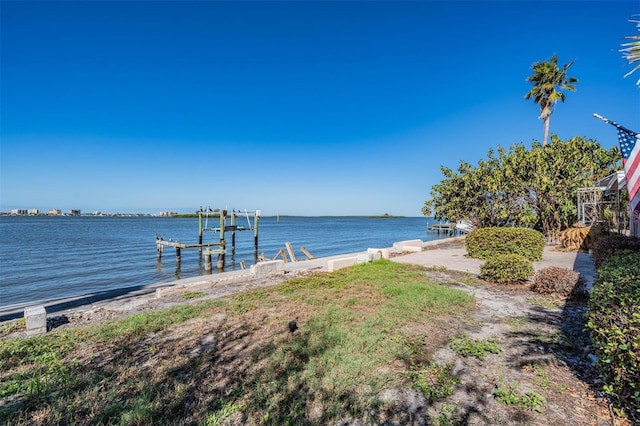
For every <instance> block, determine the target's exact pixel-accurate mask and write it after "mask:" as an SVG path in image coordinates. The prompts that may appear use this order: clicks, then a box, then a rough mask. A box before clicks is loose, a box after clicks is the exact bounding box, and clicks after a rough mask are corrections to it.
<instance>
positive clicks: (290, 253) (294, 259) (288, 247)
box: [284, 241, 297, 262]
mask: <svg viewBox="0 0 640 426" xmlns="http://www.w3.org/2000/svg"><path fill="white" fill-rule="evenodd" d="M284 245H285V246H286V247H287V251H288V252H289V259H291V261H292V262H297V260H296V255H295V254H294V253H293V247H291V243H290V242H289V241H287V242H286V243H285V244H284Z"/></svg>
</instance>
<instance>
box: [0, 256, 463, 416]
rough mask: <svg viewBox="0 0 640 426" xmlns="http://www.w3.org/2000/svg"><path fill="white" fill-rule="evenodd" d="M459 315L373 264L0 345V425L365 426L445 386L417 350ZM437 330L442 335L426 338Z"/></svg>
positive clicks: (421, 278) (447, 292) (413, 271)
mask: <svg viewBox="0 0 640 426" xmlns="http://www.w3.org/2000/svg"><path fill="white" fill-rule="evenodd" d="M472 309H474V302H473V298H472V297H471V296H469V295H468V294H466V293H464V292H462V291H458V290H455V289H452V288H448V287H446V286H442V285H439V284H436V283H434V282H431V281H429V279H428V277H426V276H425V274H424V270H423V269H422V268H420V267H415V266H411V265H403V264H399V263H393V262H390V261H384V260H382V261H378V262H374V263H371V264H365V265H357V266H355V267H352V268H347V269H342V270H339V271H336V272H333V273H319V274H315V275H311V276H308V277H305V278H298V279H294V280H290V281H287V282H285V283H283V284H281V285H278V286H275V287H271V288H269V289H262V290H258V291H251V292H246V293H242V294H239V295H237V296H234V297H228V298H224V299H220V300H216V301H204V302H199V303H196V304H189V305H185V306H179V307H175V308H171V309H167V310H162V311H156V312H152V313H147V314H139V315H135V316H132V317H128V318H124V319H121V320H117V321H110V322H107V323H103V324H101V325H98V326H92V327H87V328H76V329H71V328H70V329H65V330H56V331H54V332H51V333H49V334H47V335H44V336H37V337H33V338H26V339H25V338H11V339H3V340H0V423H2V424H29V425H33V424H45V423H56V424H86V423H92V424H102V423H105V424H107V423H108V424H171V423H185V424H206V425H217V424H226V423H228V422H233V419H234V418H235V419H236V420H237V419H242V421H243V422H246V423H249V424H300V423H305V422H306V423H308V422H311V423H316V424H323V423H332V422H336V421H338V420H340V419H342V418H345V417H352V418H360V419H364V420H365V422H371V421H373V420H372V419H374V418H376V419H377V417H375V416H377V415H379V414H380V412H379V410H378V409H379V407H380V401H378V399H377V395H378V394H379V393H380V391H382V390H384V389H387V388H392V387H397V386H414V387H416V388H417V389H419V390H421V391H423V392H425V393H426V396H427V398H431V397H432V395H433V397H436V396H437V395H439V394H443V393H446V391H447V389H451V388H452V387H453V386H455V383H453V382H451V383H448V382H446V380H445V379H446V374H445V373H446V371H447V368H450V367H447V366H439V365H436V364H433V363H432V362H431V360H430V357H429V351H433V350H435V349H436V348H438V347H441V346H442V345H445V344H446V342H447V340H448V337H447V334H448V333H447V332H448V330H450V329H455V328H456V324H457V323H459V322H460V321H461V317H462V316H464V315H465V314H468V312H469V311H470V310H472ZM293 319H295V320H296V321H297V324H298V330H296V331H295V332H290V331H289V330H288V328H287V323H288V322H289V321H291V320H293ZM443 323H446V324H447V327H448V329H447V330H445V331H447V332H437V330H438V327H439V326H441V325H442V324H443ZM443 328H444V327H443ZM432 379H433V380H435V383H436V384H437V383H440V384H438V385H437V386H436V387H434V386H432V384H433V383H434V382H433V381H432ZM376 410H378V411H377V412H376Z"/></svg>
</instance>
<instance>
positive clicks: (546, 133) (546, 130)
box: [542, 115, 550, 146]
mask: <svg viewBox="0 0 640 426" xmlns="http://www.w3.org/2000/svg"><path fill="white" fill-rule="evenodd" d="M549 118H550V116H549V115H547V116H546V117H545V118H544V133H543V135H542V146H545V145H547V140H548V139H549Z"/></svg>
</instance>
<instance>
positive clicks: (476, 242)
mask: <svg viewBox="0 0 640 426" xmlns="http://www.w3.org/2000/svg"><path fill="white" fill-rule="evenodd" d="M465 244H466V248H467V254H468V255H469V256H470V257H473V258H476V259H489V258H491V257H494V256H496V255H502V254H517V255H519V256H522V257H524V258H526V259H528V260H532V261H533V260H540V259H542V252H543V251H544V246H545V239H544V235H543V234H542V233H541V232H539V231H536V230H535V229H530V228H478V229H475V230H473V231H471V232H470V233H469V234H468V235H467V237H466V238H465Z"/></svg>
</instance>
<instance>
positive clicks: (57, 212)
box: [48, 209, 62, 216]
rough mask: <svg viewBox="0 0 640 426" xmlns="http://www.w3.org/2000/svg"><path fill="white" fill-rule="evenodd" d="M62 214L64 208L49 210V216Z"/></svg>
mask: <svg viewBox="0 0 640 426" xmlns="http://www.w3.org/2000/svg"><path fill="white" fill-rule="evenodd" d="M61 214H62V210H60V209H51V210H49V213H48V215H49V216H60V215H61Z"/></svg>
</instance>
